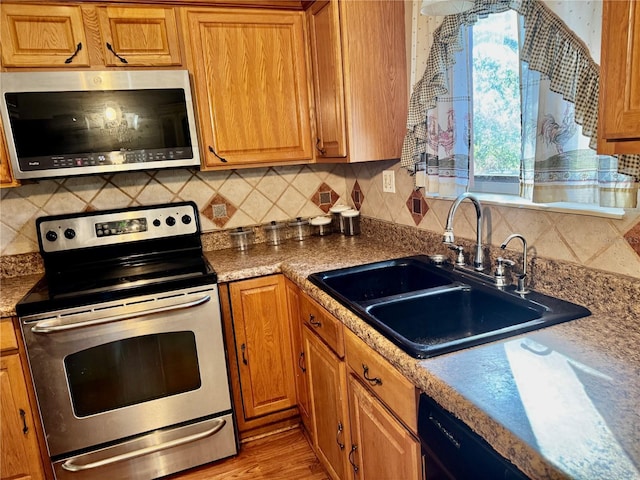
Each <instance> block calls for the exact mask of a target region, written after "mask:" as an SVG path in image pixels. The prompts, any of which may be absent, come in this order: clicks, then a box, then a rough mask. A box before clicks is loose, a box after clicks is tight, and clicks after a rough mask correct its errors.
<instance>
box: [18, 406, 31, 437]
mask: <svg viewBox="0 0 640 480" xmlns="http://www.w3.org/2000/svg"><path fill="white" fill-rule="evenodd" d="M19 411H20V418H21V419H22V433H23V434H24V435H26V434H27V432H28V431H29V427H27V412H25V411H24V410H23V409H20V410H19Z"/></svg>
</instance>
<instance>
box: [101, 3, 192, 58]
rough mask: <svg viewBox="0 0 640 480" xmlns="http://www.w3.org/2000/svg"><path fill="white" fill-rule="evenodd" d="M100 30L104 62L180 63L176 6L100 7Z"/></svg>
mask: <svg viewBox="0 0 640 480" xmlns="http://www.w3.org/2000/svg"><path fill="white" fill-rule="evenodd" d="M98 15H99V18H100V30H101V32H102V48H103V50H104V52H103V55H104V58H105V63H106V65H109V66H124V65H128V66H169V65H180V64H181V63H182V60H181V56H180V41H179V39H178V25H177V23H176V15H175V9H173V8H159V7H150V8H145V7H100V8H98Z"/></svg>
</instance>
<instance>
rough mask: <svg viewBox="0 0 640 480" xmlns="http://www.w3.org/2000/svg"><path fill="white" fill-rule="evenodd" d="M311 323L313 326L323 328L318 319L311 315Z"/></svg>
mask: <svg viewBox="0 0 640 480" xmlns="http://www.w3.org/2000/svg"><path fill="white" fill-rule="evenodd" d="M309 323H310V324H311V325H313V326H314V327H321V326H322V324H321V323H320V322H319V321H318V320H316V317H315V316H314V315H313V314H311V313H310V314H309Z"/></svg>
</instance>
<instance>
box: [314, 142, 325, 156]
mask: <svg viewBox="0 0 640 480" xmlns="http://www.w3.org/2000/svg"><path fill="white" fill-rule="evenodd" d="M321 141H322V140H320V139H319V138H318V139H316V149H317V150H318V152H320V155H323V156H324V155H326V154H327V149H326V148H322V147H320V142H321Z"/></svg>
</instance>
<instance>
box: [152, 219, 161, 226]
mask: <svg viewBox="0 0 640 480" xmlns="http://www.w3.org/2000/svg"><path fill="white" fill-rule="evenodd" d="M161 224H162V222H161V221H160V220H158V219H157V218H156V219H155V220H154V221H153V226H154V227H159V226H160V225H161Z"/></svg>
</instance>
